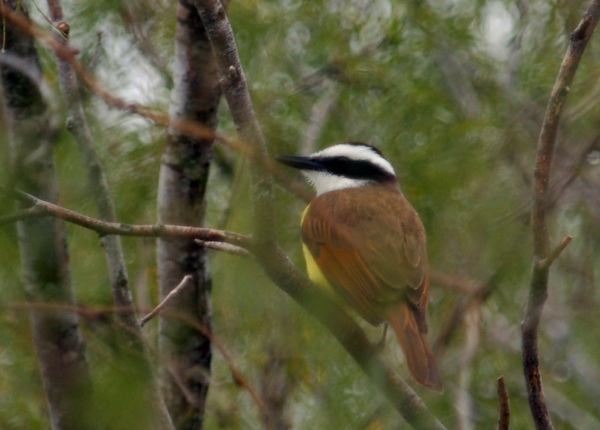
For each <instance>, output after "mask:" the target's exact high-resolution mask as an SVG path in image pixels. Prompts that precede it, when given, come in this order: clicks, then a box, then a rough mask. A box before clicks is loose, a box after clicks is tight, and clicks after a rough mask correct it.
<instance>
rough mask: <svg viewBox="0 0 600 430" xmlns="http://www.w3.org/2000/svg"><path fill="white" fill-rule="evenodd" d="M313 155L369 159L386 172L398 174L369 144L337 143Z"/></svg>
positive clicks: (316, 156)
mask: <svg viewBox="0 0 600 430" xmlns="http://www.w3.org/2000/svg"><path fill="white" fill-rule="evenodd" d="M312 157H315V158H325V157H346V158H349V159H351V160H357V161H369V162H370V163H373V164H375V165H376V166H378V167H381V168H382V169H383V170H385V171H386V172H388V173H390V174H392V175H394V176H396V172H395V171H394V167H392V165H391V164H390V162H389V161H387V160H386V159H385V158H383V157H382V156H381V155H379V154H377V153H376V152H375V151H373V150H372V149H371V148H369V147H368V146H360V145H349V144H347V143H338V144H337V145H334V146H330V147H329V148H325V149H323V150H322V151H319V152H317V153H316V154H313V155H312Z"/></svg>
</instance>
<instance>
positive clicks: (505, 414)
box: [498, 376, 510, 430]
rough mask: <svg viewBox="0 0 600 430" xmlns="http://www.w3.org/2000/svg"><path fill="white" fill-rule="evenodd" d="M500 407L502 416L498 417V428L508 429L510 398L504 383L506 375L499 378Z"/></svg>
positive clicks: (501, 429) (500, 429) (499, 429)
mask: <svg viewBox="0 0 600 430" xmlns="http://www.w3.org/2000/svg"><path fill="white" fill-rule="evenodd" d="M498 407H499V409H500V417H499V418H498V430H508V424H509V423H510V400H509V398H508V391H507V390H506V384H505V383H504V376H501V377H499V378H498Z"/></svg>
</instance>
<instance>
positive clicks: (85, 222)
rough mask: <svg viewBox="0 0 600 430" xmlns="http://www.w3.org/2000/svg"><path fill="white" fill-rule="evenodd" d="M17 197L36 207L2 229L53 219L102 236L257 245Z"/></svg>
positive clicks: (234, 236)
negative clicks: (109, 219)
mask: <svg viewBox="0 0 600 430" xmlns="http://www.w3.org/2000/svg"><path fill="white" fill-rule="evenodd" d="M15 193H16V196H17V197H18V198H19V199H21V200H26V201H28V202H29V203H33V206H32V207H30V208H28V209H26V210H23V211H20V212H18V213H15V214H11V215H7V216H5V217H0V225H2V224H6V223H8V222H15V221H19V220H21V219H25V218H32V217H38V218H39V217H46V216H50V217H55V218H59V219H62V220H63V221H67V222H70V223H72V224H76V225H78V226H80V227H83V228H87V229H88V230H93V231H95V232H96V233H98V234H99V235H100V236H108V235H112V234H116V235H119V236H137V237H184V238H188V239H201V240H205V241H210V242H224V243H229V244H231V245H236V246H239V247H242V248H248V249H251V247H252V244H253V240H252V239H251V238H250V237H248V236H244V235H242V234H238V233H234V232H231V231H226V230H215V229H212V228H200V227H187V226H179V225H168V224H166V225H163V224H153V225H139V224H122V223H118V222H106V221H101V220H98V219H95V218H91V217H88V216H86V215H82V214H80V213H77V212H74V211H71V210H69V209H66V208H63V207H62V206H58V205H55V204H53V203H50V202H47V201H45V200H41V199H38V198H37V197H34V196H32V195H31V194H27V193H24V192H22V191H17V192H15Z"/></svg>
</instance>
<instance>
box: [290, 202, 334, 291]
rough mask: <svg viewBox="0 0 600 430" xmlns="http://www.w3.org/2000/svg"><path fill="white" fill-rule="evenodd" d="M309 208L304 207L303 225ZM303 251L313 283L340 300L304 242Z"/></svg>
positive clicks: (307, 270)
mask: <svg viewBox="0 0 600 430" xmlns="http://www.w3.org/2000/svg"><path fill="white" fill-rule="evenodd" d="M308 208H310V205H308V206H307V207H306V209H304V212H302V219H301V220H300V225H301V226H302V223H304V217H305V216H306V213H307V212H308ZM302 253H303V254H304V260H305V261H306V272H307V273H308V277H309V278H310V280H311V281H313V283H314V284H316V285H317V286H319V287H321V288H322V289H323V291H324V292H325V293H327V294H329V295H330V296H331V298H333V299H335V300H336V301H337V300H339V296H338V295H337V294H336V293H335V292H334V290H333V287H332V286H331V284H330V283H329V281H328V280H327V278H326V277H325V275H324V274H323V272H322V271H321V269H320V268H319V265H318V264H317V262H316V261H315V259H314V257H313V256H312V254H311V253H310V251H309V250H308V247H307V246H306V245H305V244H304V243H303V244H302Z"/></svg>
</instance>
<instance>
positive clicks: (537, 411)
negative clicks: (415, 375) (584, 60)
mask: <svg viewBox="0 0 600 430" xmlns="http://www.w3.org/2000/svg"><path fill="white" fill-rule="evenodd" d="M599 17H600V0H594V1H592V3H591V4H590V6H589V8H588V10H587V12H586V13H585V15H584V16H583V18H582V19H581V22H580V23H579V25H578V26H577V28H576V29H575V31H573V33H572V34H571V40H570V43H569V47H568V49H567V52H566V54H565V57H564V59H563V62H562V65H561V67H560V71H559V73H558V77H557V78H556V82H555V84H554V88H553V89H552V94H551V95H550V101H549V102H548V107H547V110H546V115H545V117H544V123H543V125H542V129H541V132H540V136H539V139H538V144H537V156H536V161H535V170H534V180H533V207H532V213H531V226H532V232H533V244H534V264H533V273H532V275H531V285H530V291H529V299H528V301H527V308H526V310H525V316H524V318H523V323H522V325H521V332H522V343H521V352H522V359H523V371H524V374H525V385H526V387H527V395H528V398H529V407H530V409H531V414H532V416H533V421H534V423H535V426H536V429H538V430H540V429H552V428H553V426H552V420H551V419H550V414H549V413H548V407H547V405H546V400H545V398H544V392H543V389H542V379H541V376H540V368H539V354H538V327H539V324H540V318H541V315H542V309H543V307H544V302H545V301H546V298H547V296H548V273H549V270H550V265H551V264H552V262H553V261H554V259H556V258H557V257H558V255H559V254H560V252H562V250H563V249H564V248H565V247H566V246H567V245H568V244H569V242H570V239H569V237H567V238H566V239H565V240H563V242H562V243H561V245H559V247H557V248H556V250H555V251H551V249H550V237H549V234H548V224H547V219H546V216H547V208H548V201H549V195H548V182H549V177H550V167H551V165H552V155H553V153H554V146H555V144H556V139H557V136H558V125H559V123H560V117H561V114H562V111H563V107H564V104H565V100H566V97H567V95H568V93H569V91H570V88H571V83H572V82H573V78H574V76H575V72H576V71H577V67H578V66H579V62H580V61H581V57H582V56H583V52H584V50H585V48H586V46H587V43H588V41H589V40H590V38H591V37H592V34H593V32H594V29H595V28H596V24H597V23H598V18H599Z"/></svg>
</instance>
